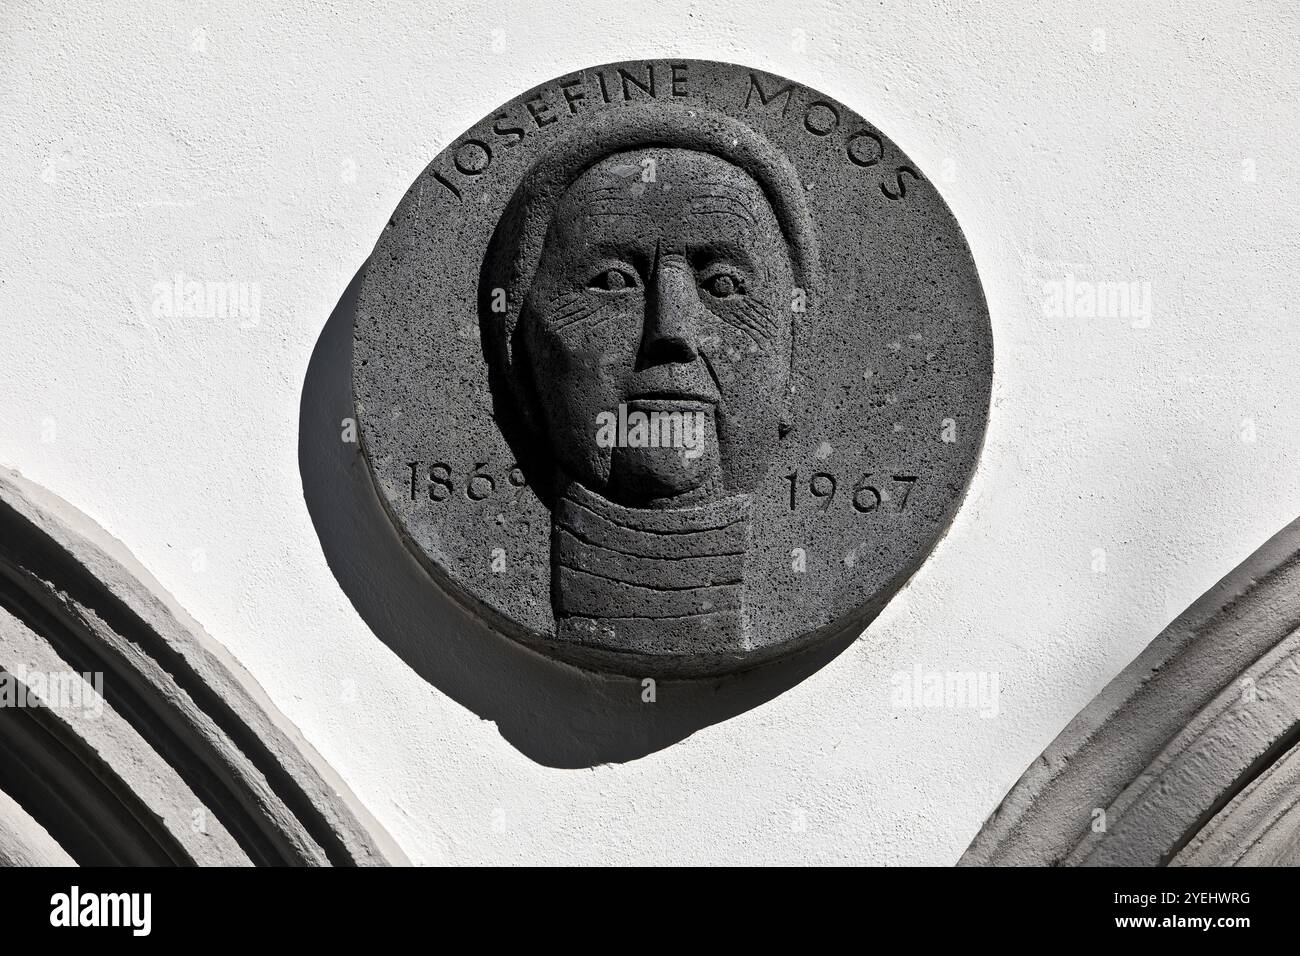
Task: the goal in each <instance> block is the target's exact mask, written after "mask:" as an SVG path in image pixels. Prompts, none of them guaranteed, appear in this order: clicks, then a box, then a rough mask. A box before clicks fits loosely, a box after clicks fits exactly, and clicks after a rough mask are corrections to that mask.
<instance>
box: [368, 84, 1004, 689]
mask: <svg viewBox="0 0 1300 956" xmlns="http://www.w3.org/2000/svg"><path fill="white" fill-rule="evenodd" d="M353 351H354V356H355V357H354V365H353V377H354V382H353V385H354V392H355V395H356V402H357V413H358V420H359V422H360V423H361V427H362V431H363V439H364V440H363V447H364V449H365V454H366V459H367V462H368V463H369V466H370V468H371V470H372V473H373V475H374V477H375V484H376V486H377V488H378V490H379V494H380V497H381V499H382V500H383V503H384V505H385V507H386V509H387V512H388V514H389V516H390V518H391V520H392V521H393V522H394V524H395V525H396V527H397V528H398V530H399V531H400V532H401V534H402V536H403V538H404V539H405V541H406V542H407V544H408V545H409V546H410V547H411V549H412V550H413V551H414V552H415V553H416V555H417V556H419V557H420V558H421V560H422V561H423V562H424V564H425V566H426V567H427V568H428V570H429V571H430V573H431V574H432V575H433V576H434V577H435V578H436V579H437V580H438V582H439V583H440V584H441V585H442V586H443V587H444V589H445V590H447V591H448V592H449V593H451V594H452V595H453V596H454V597H456V598H457V599H459V600H461V601H462V602H463V603H464V604H465V606H466V607H468V608H470V609H472V610H475V611H480V612H482V611H484V610H486V611H487V612H490V613H488V614H487V617H488V619H489V620H490V621H491V622H492V623H493V625H494V626H496V627H498V628H501V629H502V630H504V631H505V632H506V633H507V634H509V635H510V636H511V637H513V638H515V639H517V640H519V641H521V642H523V643H525V644H527V645H528V646H530V647H533V648H534V649H536V650H539V651H541V652H543V653H545V654H549V655H552V656H554V657H556V658H559V659H561V660H564V661H566V662H569V663H572V664H576V665H578V666H581V667H585V668H590V669H596V670H607V671H617V672H620V673H624V674H631V675H635V676H641V677H645V676H682V677H694V676H703V675H712V674H718V673H722V672H726V671H732V670H739V669H743V668H747V667H752V666H755V665H758V664H761V663H764V662H768V661H774V660H776V659H779V658H783V657H786V656H789V655H791V654H794V653H797V652H799V651H801V650H803V649H805V648H808V647H810V646H812V645H813V644H815V643H817V642H819V641H821V640H825V639H828V638H830V637H832V636H835V635H840V634H844V633H846V632H852V631H855V630H860V629H861V628H862V627H863V626H865V624H866V623H867V622H868V621H869V620H870V617H871V615H872V614H874V613H875V611H876V610H878V609H879V607H881V606H882V605H883V602H884V599H886V598H887V597H888V596H889V595H890V594H892V593H893V592H894V591H895V590H897V589H898V588H899V587H900V586H901V585H902V583H903V582H904V581H905V580H906V579H907V577H908V575H910V574H911V573H912V571H914V570H915V568H916V567H917V566H919V564H920V562H921V561H922V560H924V558H925V556H926V554H927V553H928V552H929V550H930V548H931V547H932V546H933V544H934V542H935V541H936V540H937V539H938V537H939V536H940V535H941V534H942V532H943V529H944V528H945V527H946V525H947V523H948V522H949V521H950V520H951V518H952V515H953V514H954V512H955V510H956V508H957V506H958V504H959V502H960V499H961V495H962V493H963V491H964V488H965V486H966V483H967V481H968V479H969V477H970V474H971V471H972V470H973V468H974V465H975V461H976V458H977V455H978V453H979V448H980V444H981V442H982V438H983V431H984V427H985V421H986V418H987V413H988V400H989V388H990V379H991V369H992V345H991V341H990V335H989V324H988V315H987V310H986V308H985V305H984V300H983V296H982V294H981V291H980V285H979V280H978V277H977V276H976V273H975V268H974V264H973V262H972V261H971V257H970V253H969V251H968V249H967V247H966V244H965V241H964V239H963V237H962V234H961V230H960V229H959V227H958V226H957V224H956V222H955V221H954V220H953V218H952V215H951V214H950V213H949V211H948V209H947V207H946V206H945V205H944V203H943V201H942V199H940V198H939V196H938V194H937V193H936V192H935V190H934V189H933V186H932V185H931V184H930V183H929V182H928V180H927V179H926V178H925V177H924V176H923V175H922V174H921V172H920V171H919V170H918V169H917V168H916V166H914V165H913V164H912V163H911V162H910V161H909V160H908V159H907V157H906V156H904V155H903V153H902V152H901V151H900V150H899V149H898V148H897V146H895V145H894V144H893V143H892V142H890V140H889V139H888V138H887V137H886V136H885V135H884V133H882V132H881V131H880V130H878V129H876V128H875V127H874V126H872V125H871V124H870V123H868V122H867V121H866V120H864V119H862V118H861V117H860V116H858V115H857V114H855V113H854V112H853V111H852V110H850V109H849V108H848V107H847V106H845V105H843V104H841V103H838V102H836V101H835V100H833V99H831V98H830V97H827V96H825V95H823V94H821V93H818V92H816V91H815V90H812V89H809V88H808V87H805V86H803V85H801V84H799V83H796V82H794V81H792V80H787V79H783V78H780V77H776V76H772V75H770V74H767V73H764V72H762V71H759V70H755V69H751V68H748V67H742V66H736V65H731V64H722V63H711V62H703V61H698V60H653V61H638V62H632V63H617V64H610V65H607V66H599V67H594V68H591V69H587V70H581V71H579V72H576V73H573V74H570V75H567V76H563V77H559V78H557V79H555V80H553V81H551V82H549V83H545V84H542V85H541V86H539V87H537V88H535V89H533V90H529V91H527V92H525V93H523V94H521V95H520V96H519V97H517V98H516V99H515V100H513V101H511V102H510V103H506V104H504V105H502V106H500V107H498V108H497V109H494V110H492V111H491V112H489V113H488V114H487V115H486V116H485V117H484V119H483V120H482V121H481V122H479V123H477V124H475V125H474V126H473V127H472V128H471V129H470V130H469V131H467V132H466V133H465V134H464V135H462V136H460V137H458V138H457V139H456V140H455V141H454V142H453V143H452V144H451V145H450V146H449V147H448V148H447V149H446V150H445V151H444V152H443V153H442V154H441V155H439V156H438V157H436V158H435V159H434V160H433V161H432V162H431V163H430V165H429V166H428V168H427V169H426V170H425V171H424V173H423V174H422V175H421V176H420V177H419V178H418V179H417V181H416V182H415V183H414V184H413V185H412V187H411V190H410V191H409V193H408V194H407V196H406V198H405V199H404V200H403V201H402V204H401V205H400V206H399V207H398V209H397V210H396V212H395V213H394V215H393V217H392V219H391V221H390V223H389V226H388V228H387V229H385V230H384V233H383V235H382V236H381V237H380V240H379V242H378V244H377V246H376V248H375V252H374V254H373V255H372V256H371V258H370V260H369V265H368V268H367V273H366V277H365V281H364V285H363V288H362V293H361V296H360V300H359V303H358V309H357V319H356V327H355V339H354V350H353ZM453 383H454V385H453ZM796 553H797V554H798V555H799V560H797V561H790V560H789V556H790V555H791V554H796Z"/></svg>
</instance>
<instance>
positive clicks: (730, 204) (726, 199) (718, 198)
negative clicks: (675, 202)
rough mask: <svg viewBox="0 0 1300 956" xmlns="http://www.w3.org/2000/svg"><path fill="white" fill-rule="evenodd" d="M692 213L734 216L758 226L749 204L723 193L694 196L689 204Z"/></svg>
mask: <svg viewBox="0 0 1300 956" xmlns="http://www.w3.org/2000/svg"><path fill="white" fill-rule="evenodd" d="M688 205H689V208H690V210H691V212H693V213H695V214H697V215H711V214H719V215H724V216H734V217H736V218H737V219H740V220H743V221H744V222H746V223H748V224H749V225H751V226H757V225H758V219H757V218H756V217H755V216H754V211H753V210H752V209H750V207H749V204H748V203H746V202H744V201H743V200H741V199H740V198H738V197H736V196H729V195H727V194H726V193H723V192H712V193H706V194H704V195H703V196H694V197H692V198H691V201H690V203H689V204H688Z"/></svg>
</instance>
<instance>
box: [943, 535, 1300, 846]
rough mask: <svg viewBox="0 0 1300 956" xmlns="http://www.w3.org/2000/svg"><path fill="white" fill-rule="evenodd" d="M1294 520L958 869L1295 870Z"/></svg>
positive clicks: (1298, 606)
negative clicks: (1261, 867) (1175, 867)
mask: <svg viewBox="0 0 1300 956" xmlns="http://www.w3.org/2000/svg"><path fill="white" fill-rule="evenodd" d="M1298 741H1300V520H1297V521H1294V522H1292V523H1291V524H1289V525H1288V526H1287V527H1286V528H1284V529H1283V530H1282V531H1280V532H1279V533H1278V534H1276V535H1275V536H1274V537H1273V538H1271V539H1270V540H1269V541H1268V542H1267V543H1266V544H1264V546H1263V547H1261V548H1260V549H1259V550H1258V551H1256V552H1255V553H1254V554H1252V555H1251V556H1250V557H1249V558H1247V559H1246V560H1245V561H1244V562H1243V563H1242V564H1241V565H1240V566H1238V567H1237V568H1236V569H1235V570H1233V571H1232V572H1231V573H1230V574H1228V576H1227V577H1225V578H1224V579H1223V580H1222V581H1220V582H1219V583H1218V584H1217V585H1215V586H1214V587H1213V588H1211V589H1210V590H1209V591H1208V592H1207V593H1206V594H1205V595H1203V596H1202V597H1201V598H1200V599H1199V600H1198V601H1197V602H1196V603H1195V604H1193V605H1192V606H1191V607H1190V608H1189V609H1188V610H1187V611H1186V612H1184V613H1183V615H1182V616H1181V617H1179V618H1178V619H1177V620H1176V621H1174V622H1173V623H1172V624H1171V625H1169V627H1168V628H1166V629H1165V630H1164V632H1162V633H1161V634H1160V635H1159V636H1158V637H1157V638H1156V639H1155V640H1154V641H1152V642H1151V644H1150V645H1148V647H1147V648H1146V650H1145V651H1143V652H1142V654H1141V655H1139V657H1138V658H1137V659H1136V660H1135V661H1133V663H1132V664H1130V665H1129V666H1128V667H1127V668H1125V669H1124V670H1123V671H1122V672H1121V673H1120V674H1119V676H1117V677H1116V678H1115V679H1114V680H1113V681H1111V682H1110V684H1109V685H1107V687H1106V688H1105V689H1104V690H1103V691H1102V692H1101V693H1100V694H1098V695H1097V697H1096V698H1095V699H1094V700H1093V701H1092V702H1091V703H1090V704H1089V705H1088V706H1087V707H1085V708H1084V709H1083V710H1082V711H1081V712H1080V713H1079V714H1078V716H1076V717H1075V718H1074V720H1073V721H1071V722H1070V724H1069V725H1068V726H1067V727H1066V728H1065V730H1063V731H1062V732H1061V734H1060V735H1059V736H1058V737H1057V738H1056V740H1054V741H1053V742H1052V744H1051V745H1050V746H1049V747H1048V748H1047V749H1046V750H1045V751H1043V754H1042V755H1041V756H1040V757H1039V758H1038V759H1037V760H1036V761H1034V763H1033V765H1032V766H1030V768H1029V769H1028V770H1026V771H1025V773H1024V775H1023V776H1022V777H1021V778H1020V780H1019V781H1018V782H1017V783H1016V785H1015V786H1014V787H1012V789H1011V791H1010V792H1009V793H1008V794H1007V796H1006V797H1005V798H1004V799H1003V801H1002V803H1001V805H1000V806H999V807H998V809H997V810H996V811H994V813H993V815H992V816H991V817H990V818H989V819H988V821H986V822H985V824H984V826H983V828H982V829H981V830H980V832H979V834H978V835H977V836H976V838H975V840H974V842H973V843H972V844H971V845H970V848H969V849H967V851H966V853H965V855H963V857H962V858H961V861H960V865H967V866H973V865H1065V866H1095V865H1132V866H1164V865H1192V866H1199V865H1213V866H1230V865H1296V864H1297V863H1300V743H1297V742H1298Z"/></svg>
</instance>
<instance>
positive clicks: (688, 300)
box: [642, 261, 704, 364]
mask: <svg viewBox="0 0 1300 956" xmlns="http://www.w3.org/2000/svg"><path fill="white" fill-rule="evenodd" d="M651 293H652V294H651V296H650V301H649V303H648V305H649V309H648V312H649V314H648V315H647V316H646V330H645V341H644V343H643V346H642V349H643V352H644V357H645V360H646V362H647V363H648V364H654V363H657V362H691V361H694V360H695V357H696V356H697V355H698V354H699V351H698V346H699V342H698V338H699V334H700V316H701V314H702V312H703V308H704V307H703V305H702V304H701V302H700V293H699V290H698V289H697V288H696V287H695V276H694V275H693V274H692V272H691V270H690V268H689V267H688V266H687V265H686V264H685V263H675V262H666V263H665V262H662V261H661V262H660V264H659V266H658V268H656V269H655V272H654V276H653V281H652V286H651Z"/></svg>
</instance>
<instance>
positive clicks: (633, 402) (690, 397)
mask: <svg viewBox="0 0 1300 956" xmlns="http://www.w3.org/2000/svg"><path fill="white" fill-rule="evenodd" d="M627 404H628V406H629V407H636V408H643V409H645V410H646V411H669V410H672V409H691V410H694V409H698V410H701V411H706V410H708V409H711V408H712V407H713V406H714V405H716V404H718V400H717V398H715V397H714V396H712V395H704V394H701V393H699V392H692V391H669V390H662V391H660V390H656V391H650V392H642V393H640V394H639V395H633V396H632V397H631V398H629V399H628V400H627Z"/></svg>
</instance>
